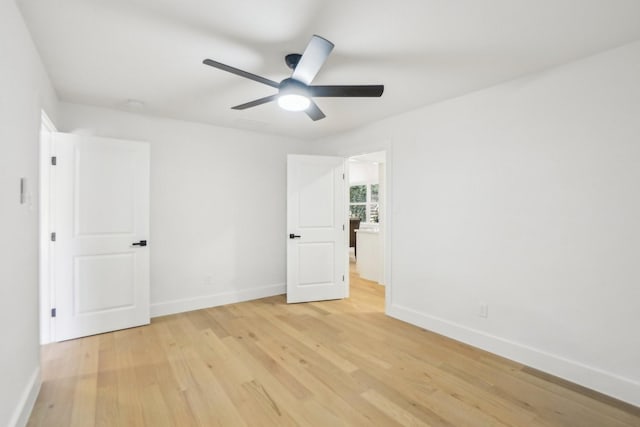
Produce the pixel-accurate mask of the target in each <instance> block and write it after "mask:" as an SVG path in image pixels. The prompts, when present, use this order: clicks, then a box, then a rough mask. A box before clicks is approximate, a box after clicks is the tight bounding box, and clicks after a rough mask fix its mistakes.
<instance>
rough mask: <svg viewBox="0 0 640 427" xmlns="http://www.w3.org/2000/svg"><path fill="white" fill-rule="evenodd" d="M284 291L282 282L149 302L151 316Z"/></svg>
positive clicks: (247, 299) (256, 297)
mask: <svg viewBox="0 0 640 427" xmlns="http://www.w3.org/2000/svg"><path fill="white" fill-rule="evenodd" d="M285 292H286V286H285V284H284V283H279V284H276V285H268V286H262V287H259V288H251V289H242V290H238V291H230V292H223V293H219V294H214V295H205V296H201V297H195V298H185V299H179V300H174V301H165V302H158V303H154V304H151V317H158V316H166V315H168V314H176V313H184V312H185V311H193V310H200V309H202V308H209V307H216V306H219V305H225V304H234V303H237V302H243V301H251V300H254V299H259V298H266V297H271V296H274V295H282V294H284V293H285Z"/></svg>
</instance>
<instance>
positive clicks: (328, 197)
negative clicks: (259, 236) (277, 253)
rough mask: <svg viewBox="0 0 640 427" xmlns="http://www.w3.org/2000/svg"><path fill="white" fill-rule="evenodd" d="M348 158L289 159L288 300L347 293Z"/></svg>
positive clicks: (291, 156)
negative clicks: (346, 198) (346, 179)
mask: <svg viewBox="0 0 640 427" xmlns="http://www.w3.org/2000/svg"><path fill="white" fill-rule="evenodd" d="M344 173H345V160H344V159H343V158H341V157H325V156H303V155H289V156H288V159H287V230H288V231H287V233H288V234H289V235H288V236H287V242H288V243H287V302H288V303H293V302H305V301H319V300H328V299H338V298H346V297H347V296H348V293H349V287H348V280H349V277H348V276H349V275H348V273H347V264H348V258H347V244H348V242H347V237H346V236H347V232H348V230H347V231H345V228H346V227H345V219H346V205H345V197H346V190H345V176H344Z"/></svg>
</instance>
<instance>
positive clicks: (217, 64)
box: [202, 59, 280, 89]
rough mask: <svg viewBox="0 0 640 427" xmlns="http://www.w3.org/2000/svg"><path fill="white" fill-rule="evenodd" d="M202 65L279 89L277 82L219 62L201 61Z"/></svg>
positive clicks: (211, 60)
mask: <svg viewBox="0 0 640 427" xmlns="http://www.w3.org/2000/svg"><path fill="white" fill-rule="evenodd" d="M202 63H203V64H206V65H209V66H211V67H213V68H218V69H220V70H223V71H227V72H229V73H232V74H235V75H237V76H240V77H245V78H247V79H250V80H253V81H255V82H258V83H262V84H265V85H267V86H271V87H275V88H276V89H278V88H279V87H280V83H278V82H274V81H273V80H269V79H267V78H264V77H261V76H258V75H256V74H252V73H249V72H248V71H243V70H241V69H239V68H235V67H232V66H230V65H226V64H223V63H221V62H218V61H214V60H213V59H205V60H204V61H202Z"/></svg>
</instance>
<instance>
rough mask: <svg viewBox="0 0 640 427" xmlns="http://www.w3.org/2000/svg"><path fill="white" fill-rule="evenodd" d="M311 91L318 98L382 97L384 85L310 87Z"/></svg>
mask: <svg viewBox="0 0 640 427" xmlns="http://www.w3.org/2000/svg"><path fill="white" fill-rule="evenodd" d="M309 91H310V92H311V96H318V97H380V96H382V92H384V85H361V86H309Z"/></svg>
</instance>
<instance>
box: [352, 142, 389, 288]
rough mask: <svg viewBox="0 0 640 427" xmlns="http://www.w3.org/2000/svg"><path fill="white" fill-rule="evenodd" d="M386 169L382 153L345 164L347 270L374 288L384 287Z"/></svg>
mask: <svg viewBox="0 0 640 427" xmlns="http://www.w3.org/2000/svg"><path fill="white" fill-rule="evenodd" d="M386 167H387V156H386V152H385V151H377V152H373V153H367V154H361V155H357V156H352V157H350V158H349V161H348V168H349V173H348V176H349V185H348V187H349V189H348V201H349V270H350V273H351V274H352V275H353V276H355V278H357V279H359V280H363V281H365V282H368V283H371V284H375V285H377V286H385V284H386V283H385V282H386V271H385V270H386V268H385V266H386V262H385V257H386V247H385V246H386V240H387V239H386V232H387V215H386V207H387V200H388V197H387V196H388V194H387V192H388V189H387V179H386V176H387V174H386ZM385 293H386V292H385Z"/></svg>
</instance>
